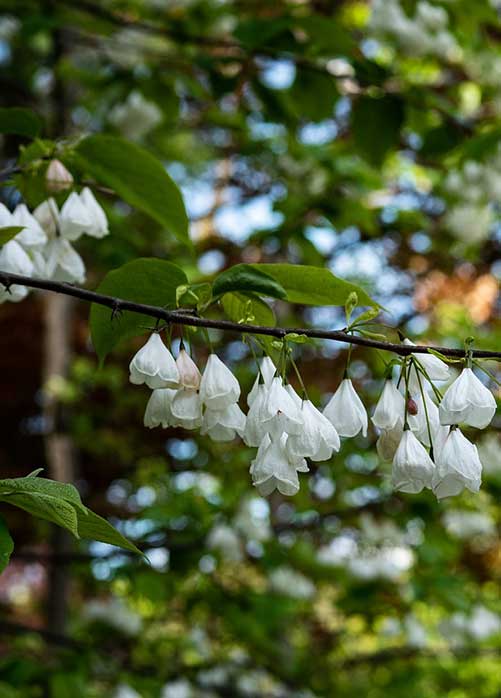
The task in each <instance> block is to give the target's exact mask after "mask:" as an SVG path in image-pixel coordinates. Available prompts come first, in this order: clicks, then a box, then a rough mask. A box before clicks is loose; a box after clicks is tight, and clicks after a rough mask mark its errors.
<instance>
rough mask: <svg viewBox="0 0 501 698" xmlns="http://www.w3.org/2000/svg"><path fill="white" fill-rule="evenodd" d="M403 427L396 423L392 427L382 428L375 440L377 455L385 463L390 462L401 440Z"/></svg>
mask: <svg viewBox="0 0 501 698" xmlns="http://www.w3.org/2000/svg"><path fill="white" fill-rule="evenodd" d="M403 433H404V432H403V427H402V426H401V425H400V424H397V425H396V426H394V427H393V429H383V430H382V431H381V434H380V435H379V438H378V440H377V441H376V450H377V453H378V456H379V457H380V458H381V460H382V461H383V462H385V463H391V461H392V460H393V458H394V457H395V453H396V452H397V448H398V445H399V444H400V441H401V440H402V435H403Z"/></svg>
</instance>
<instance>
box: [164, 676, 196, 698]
mask: <svg viewBox="0 0 501 698" xmlns="http://www.w3.org/2000/svg"><path fill="white" fill-rule="evenodd" d="M195 696H196V692H195V689H194V688H193V686H192V685H191V683H190V682H189V681H188V679H178V680H177V681H169V683H166V684H165V686H164V687H163V688H162V693H161V696H160V698H195Z"/></svg>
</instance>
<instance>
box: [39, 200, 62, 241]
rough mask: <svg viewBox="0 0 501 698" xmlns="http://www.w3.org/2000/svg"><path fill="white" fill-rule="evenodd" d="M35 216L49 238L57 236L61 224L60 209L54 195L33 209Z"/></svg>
mask: <svg viewBox="0 0 501 698" xmlns="http://www.w3.org/2000/svg"><path fill="white" fill-rule="evenodd" d="M33 216H34V217H35V218H36V220H37V221H38V222H39V223H40V225H41V226H42V228H43V229H44V231H45V232H46V234H47V236H48V237H49V239H51V238H54V237H56V233H57V230H58V226H59V209H58V207H57V204H56V202H55V200H54V199H53V198H52V197H51V198H50V199H46V200H45V201H42V203H41V204H39V205H38V206H37V207H36V209H35V210H34V211H33Z"/></svg>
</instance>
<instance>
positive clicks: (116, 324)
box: [90, 258, 187, 363]
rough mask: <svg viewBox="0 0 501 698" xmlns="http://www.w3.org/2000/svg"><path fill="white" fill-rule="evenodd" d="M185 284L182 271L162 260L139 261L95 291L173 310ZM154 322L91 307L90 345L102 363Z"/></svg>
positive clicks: (109, 277)
mask: <svg viewBox="0 0 501 698" xmlns="http://www.w3.org/2000/svg"><path fill="white" fill-rule="evenodd" d="M186 283H187V278H186V274H185V273H184V271H183V270H182V269H181V268H180V267H178V266H176V265H175V264H172V263H171V262H167V261H165V260H163V259H154V258H140V259H135V260H134V261H132V262H128V263H127V264H124V265H123V266H122V267H119V268H118V269H115V270H113V271H110V272H109V273H108V274H107V275H106V276H105V278H104V280H103V281H102V283H101V284H100V285H99V287H98V288H97V289H96V290H97V292H98V293H103V294H107V295H110V296H116V297H118V298H124V299H125V300H129V301H135V302H136V303H147V304H149V305H158V306H161V307H163V308H175V307H176V289H177V287H178V286H181V285H183V284H186ZM153 324H154V320H153V319H152V318H151V317H149V316H147V315H141V314H138V313H131V312H127V311H125V312H123V313H118V314H116V315H115V317H113V316H112V312H111V310H110V309H109V308H105V307H103V306H101V305H95V304H93V305H92V307H91V311H90V330H91V336H92V343H93V344H94V348H95V350H96V353H97V355H98V357H99V361H100V362H101V363H102V362H103V361H104V359H105V357H106V355H107V354H108V353H109V352H110V351H111V350H112V349H113V348H114V347H115V346H116V344H118V342H120V341H121V340H123V339H129V338H130V337H136V336H138V335H142V334H145V333H146V332H147V331H148V330H147V329H146V328H147V327H151V326H152V325H153Z"/></svg>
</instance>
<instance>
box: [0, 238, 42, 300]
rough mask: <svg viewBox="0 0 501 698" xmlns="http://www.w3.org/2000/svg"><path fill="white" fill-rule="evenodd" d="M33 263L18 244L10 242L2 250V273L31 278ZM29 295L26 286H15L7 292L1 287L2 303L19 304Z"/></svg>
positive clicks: (0, 269)
mask: <svg viewBox="0 0 501 698" xmlns="http://www.w3.org/2000/svg"><path fill="white" fill-rule="evenodd" d="M33 270H34V267H33V263H32V261H31V259H30V258H29V256H28V254H27V252H25V250H24V249H23V248H22V247H21V245H20V244H19V243H18V242H16V240H9V241H8V242H6V243H5V245H3V247H2V248H1V249H0V271H5V272H8V273H10V274H20V275H21V276H31V275H32V274H33ZM27 295H28V289H27V288H26V286H18V285H17V284H13V285H12V286H10V288H9V290H7V289H6V288H5V287H4V286H1V285H0V303H3V302H4V301H12V302H13V303H17V302H18V301H22V300H23V298H26V296H27Z"/></svg>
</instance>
